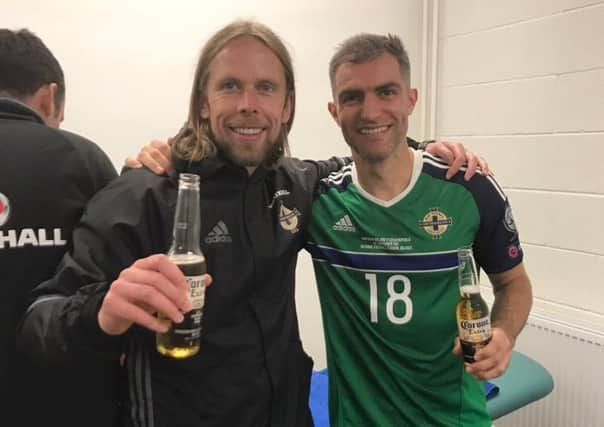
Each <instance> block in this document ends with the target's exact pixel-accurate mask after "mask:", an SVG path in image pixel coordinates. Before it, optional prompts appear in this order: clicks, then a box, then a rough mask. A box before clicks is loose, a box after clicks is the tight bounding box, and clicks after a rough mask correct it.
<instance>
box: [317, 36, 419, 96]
mask: <svg viewBox="0 0 604 427" xmlns="http://www.w3.org/2000/svg"><path fill="white" fill-rule="evenodd" d="M383 53H389V54H390V55H392V56H393V57H394V59H396V61H397V62H398V64H399V66H400V69H401V74H402V75H403V77H404V78H405V79H406V80H407V81H408V82H410V81H411V66H410V65H409V55H407V51H406V50H405V47H404V46H403V42H402V41H401V39H400V37H398V36H395V35H393V34H388V35H386V36H383V35H379V34H366V33H362V34H357V35H355V36H352V37H350V38H348V39H346V40H344V42H343V43H342V44H341V45H340V46H339V47H338V50H337V51H336V53H335V54H334V55H333V57H332V58H331V61H330V62H329V80H330V82H331V90H332V92H333V91H334V90H335V85H336V71H338V67H339V66H340V65H343V64H347V63H351V64H364V63H366V62H369V61H371V60H373V59H375V58H377V57H378V56H380V55H382V54H383Z"/></svg>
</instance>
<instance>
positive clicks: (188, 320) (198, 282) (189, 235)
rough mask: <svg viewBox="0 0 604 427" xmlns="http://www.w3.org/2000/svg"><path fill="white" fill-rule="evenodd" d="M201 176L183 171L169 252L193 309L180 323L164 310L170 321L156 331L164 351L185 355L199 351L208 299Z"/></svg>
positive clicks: (179, 357) (174, 355) (159, 345)
mask: <svg viewBox="0 0 604 427" xmlns="http://www.w3.org/2000/svg"><path fill="white" fill-rule="evenodd" d="M199 209H200V208H199V176H198V175H195V174H184V173H183V174H180V175H179V180H178V199H177V200H176V213H175V215H174V228H173V234H172V235H173V239H172V246H171V247H170V250H169V251H168V256H169V258H170V260H171V261H172V262H174V263H175V264H176V265H177V266H178V268H180V270H181V271H182V272H183V274H184V275H185V277H186V278H187V284H188V286H189V299H190V301H191V307H192V308H191V311H189V312H188V313H184V314H183V315H184V319H183V321H182V322H180V323H174V322H172V321H171V320H170V319H169V318H167V317H166V316H165V315H163V314H162V313H158V316H159V319H160V320H162V321H164V322H166V323H168V324H169V325H170V328H169V329H168V331H167V332H165V333H157V335H156V346H157V351H159V352H160V353H161V354H163V355H166V356H170V357H174V358H177V359H182V358H185V357H190V356H193V355H195V354H197V352H198V351H199V339H200V334H201V318H202V315H203V306H204V300H205V283H204V282H203V280H202V277H203V275H204V274H205V273H206V260H205V257H204V255H203V253H202V252H201V248H200V246H199V237H200V233H201V225H200V215H199Z"/></svg>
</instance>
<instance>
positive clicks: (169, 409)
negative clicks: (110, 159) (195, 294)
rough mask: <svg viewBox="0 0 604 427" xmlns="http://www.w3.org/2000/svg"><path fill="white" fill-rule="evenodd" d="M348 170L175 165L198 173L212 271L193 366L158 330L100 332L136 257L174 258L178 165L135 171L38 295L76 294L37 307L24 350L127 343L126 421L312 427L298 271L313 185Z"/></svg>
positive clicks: (106, 197)
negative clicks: (118, 283) (105, 305)
mask: <svg viewBox="0 0 604 427" xmlns="http://www.w3.org/2000/svg"><path fill="white" fill-rule="evenodd" d="M343 164H344V163H343V161H342V159H336V158H334V159H332V160H330V161H327V162H302V161H300V160H296V159H289V158H287V159H281V160H280V161H279V162H278V163H277V164H276V165H275V166H274V167H271V168H265V167H258V168H257V169H256V171H255V172H254V173H253V174H252V175H251V176H249V177H248V174H247V171H246V169H245V168H242V167H239V166H235V165H234V164H232V163H231V162H229V161H226V160H223V159H222V158H221V157H220V156H219V157H214V158H209V159H205V160H202V161H201V162H193V163H189V162H178V161H176V162H175V169H176V170H177V171H179V172H191V173H196V174H199V175H200V178H201V179H200V188H201V189H200V191H201V202H200V203H201V246H202V250H203V252H204V254H205V256H206V260H207V267H208V272H209V273H210V274H211V275H212V276H213V282H212V286H210V287H209V288H208V290H207V294H206V299H205V308H204V316H203V320H202V333H201V349H200V351H199V353H198V354H197V355H195V356H193V357H191V358H188V359H181V360H175V359H171V358H168V357H165V356H162V355H160V354H159V353H158V352H157V351H156V349H155V335H154V333H153V332H151V331H149V330H147V329H144V328H142V327H138V326H133V327H131V328H130V329H129V331H128V332H127V333H126V334H125V335H124V336H122V337H112V336H109V335H106V334H104V333H103V332H102V331H101V330H100V328H99V326H98V322H97V313H98V310H99V307H100V304H101V302H102V298H103V296H104V294H105V293H106V292H107V289H108V286H109V285H110V283H111V282H112V281H113V280H114V279H115V278H117V276H118V275H119V273H120V271H121V270H123V269H124V268H126V267H128V266H130V265H131V264H132V263H133V262H134V261H135V260H136V259H138V258H141V257H146V256H148V255H151V254H154V253H165V252H166V251H167V250H168V248H169V246H170V243H171V237H172V225H173V216H174V208H175V203H176V195H177V177H176V173H175V174H173V175H172V176H170V177H165V176H164V177H161V176H156V175H154V174H153V173H151V172H149V171H148V170H144V169H139V170H131V171H128V172H126V173H123V174H122V175H121V176H120V177H119V178H118V179H116V180H114V181H113V182H112V183H111V184H109V185H108V186H107V187H106V188H105V189H104V190H103V191H101V192H100V193H99V194H98V195H97V196H96V197H95V198H94V199H93V200H92V201H91V203H90V205H89V206H88V209H87V211H86V213H85V215H84V217H83V219H82V223H81V224H80V226H79V227H78V228H77V229H76V230H75V231H74V235H73V241H74V249H73V252H70V253H68V254H67V255H66V256H65V257H64V259H63V260H62V262H61V266H60V267H59V270H58V273H57V275H56V276H55V277H54V278H53V279H51V280H49V281H47V282H46V283H44V284H42V285H41V286H40V287H39V288H38V289H37V290H36V292H35V296H36V297H37V298H38V301H40V298H44V297H46V296H48V295H56V294H62V295H65V296H70V295H71V296H70V297H63V298H57V299H51V300H47V301H46V302H44V301H42V302H39V303H38V304H37V305H35V306H34V309H33V310H30V311H29V312H28V315H27V316H26V318H25V321H24V323H23V329H22V333H21V335H20V338H21V339H23V342H22V344H23V346H24V347H25V348H27V349H28V350H29V351H30V352H31V353H33V355H34V356H35V357H40V358H41V360H44V359H45V358H46V360H47V361H48V357H49V356H50V357H51V359H52V358H57V359H60V358H61V357H62V354H63V351H64V349H69V350H70V351H72V352H79V351H80V350H81V349H87V350H92V351H104V352H106V353H107V354H108V355H112V357H113V358H114V359H116V360H117V358H118V357H119V354H120V352H122V351H123V352H124V353H125V356H126V357H125V362H124V372H123V375H121V378H122V384H121V395H122V396H123V403H122V405H123V410H122V422H123V424H124V425H126V426H136V427H139V426H140V427H142V426H154V427H182V426H190V427H201V426H203V427H215V426H220V427H247V426H249V427H267V426H272V427H296V426H310V425H312V420H311V416H310V410H309V407H308V396H309V385H310V374H311V369H312V360H311V359H310V358H309V357H308V356H307V355H306V353H305V352H304V350H303V348H302V345H301V342H300V338H299V332H298V321H297V316H296V308H295V302H294V294H295V290H294V278H295V268H296V261H297V254H298V252H299V251H300V249H302V248H303V246H304V230H305V228H306V225H307V222H308V220H309V218H310V208H311V204H312V197H313V192H314V189H315V186H316V185H317V183H318V180H319V179H320V178H321V177H324V176H326V175H327V174H328V173H329V172H331V171H335V170H337V169H339V168H340V167H341V166H343ZM42 349H45V351H44V353H43V354H37V353H39V352H41V351H42Z"/></svg>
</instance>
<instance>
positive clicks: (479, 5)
mask: <svg viewBox="0 0 604 427" xmlns="http://www.w3.org/2000/svg"><path fill="white" fill-rule="evenodd" d="M439 6H440V15H439V36H440V37H439V62H438V68H439V70H438V71H439V73H438V75H439V77H438V95H437V98H438V113H437V133H438V135H440V136H443V137H447V138H452V139H455V140H462V141H464V142H465V143H466V144H467V145H468V146H469V147H471V148H472V149H474V150H475V151H477V152H479V153H480V154H482V155H484V156H485V157H486V158H487V159H488V160H489V161H490V163H491V165H492V166H493V167H494V169H495V172H496V177H497V179H498V180H499V181H500V183H502V185H503V187H504V188H505V190H506V192H507V194H508V196H509V198H510V200H511V203H512V206H513V208H514V214H515V217H516V220H517V223H518V225H519V230H520V235H521V239H522V243H523V247H524V249H525V252H526V261H525V263H526V265H527V268H528V271H529V273H530V276H531V278H532V282H533V287H534V294H535V308H534V312H535V313H542V314H545V315H547V316H549V317H554V318H558V319H560V320H563V321H565V322H568V323H570V324H574V325H577V326H581V327H585V328H588V329H592V330H595V331H598V332H600V333H604V288H603V284H604V282H603V281H602V277H604V225H603V224H602V220H603V218H604V173H603V172H602V169H601V160H602V158H604V50H603V46H604V2H603V1H593V0H592V1H589V0H555V1H552V0H538V1H526V0H509V1H506V2H500V1H496V0H488V1H482V0H442V1H440V3H439Z"/></svg>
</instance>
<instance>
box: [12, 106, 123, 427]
mask: <svg viewBox="0 0 604 427" xmlns="http://www.w3.org/2000/svg"><path fill="white" fill-rule="evenodd" d="M115 177H116V172H115V168H114V167H113V165H112V164H111V162H110V161H109V158H108V157H107V156H106V155H105V153H103V151H101V149H99V148H98V147H97V146H96V145H95V144H94V143H92V142H90V141H88V140H86V139H84V138H82V137H80V136H78V135H75V134H73V133H70V132H67V131H63V130H58V129H52V128H50V127H48V126H46V125H45V124H44V122H43V121H42V119H41V118H40V117H39V116H38V115H37V114H36V113H35V112H34V111H33V110H31V109H30V108H29V107H27V106H26V105H24V104H22V103H20V102H18V101H16V100H13V99H9V98H0V289H1V292H2V294H1V295H2V298H0V414H2V415H1V416H2V421H0V424H1V425H2V426H7V427H9V426H10V427H12V426H13V425H14V426H24V427H29V426H36V427H37V426H39V425H51V426H55V425H57V426H58V425H60V426H81V425H82V420H83V418H81V417H80V415H82V414H86V419H94V420H98V421H99V424H95V423H91V424H87V425H106V420H109V418H110V416H109V418H105V413H104V412H103V413H98V414H95V413H94V412H93V406H88V404H87V401H88V400H90V399H91V398H92V396H95V392H96V391H95V392H92V393H91V394H87V393H88V392H87V390H85V389H84V386H85V384H84V383H82V382H80V379H81V378H82V375H83V373H86V374H88V372H90V371H93V373H92V376H94V375H96V374H97V373H98V374H99V376H100V375H102V374H103V373H106V372H107V371H106V370H105V369H109V370H110V369H111V367H107V366H106V365H104V364H101V365H100V366H96V367H95V368H94V369H92V368H93V367H92V366H91V364H92V363H94V362H93V361H91V360H89V361H87V362H86V363H85V364H79V363H78V361H70V362H69V363H67V364H63V365H62V366H53V367H52V369H39V368H38V366H37V363H35V364H34V363H31V361H29V360H28V354H27V353H24V354H20V353H16V352H15V329H16V327H17V323H18V321H19V319H20V317H21V316H22V315H23V313H24V312H25V308H26V307H27V300H28V294H29V292H30V291H31V289H32V288H33V287H34V286H37V285H38V284H39V283H40V282H42V281H44V280H46V279H48V278H50V277H52V275H53V273H54V271H55V268H56V267H57V265H58V264H59V261H60V260H61V257H62V256H63V254H64V253H65V252H66V251H67V250H68V249H69V245H70V241H71V235H72V230H73V228H74V227H75V225H76V224H77V222H78V220H79V218H80V216H81V215H82V212H83V210H84V207H85V206H86V203H87V202H88V200H89V199H90V198H91V197H92V196H93V195H94V194H95V193H96V192H97V191H98V190H100V189H101V188H102V187H104V186H105V185H106V184H107V183H108V182H109V181H111V180H112V179H113V178H115ZM114 365H115V364H114ZM88 376H89V377H90V375H88ZM74 408H75V409H74Z"/></svg>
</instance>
